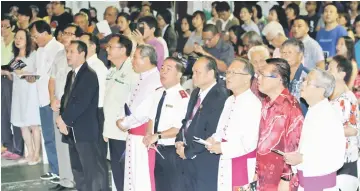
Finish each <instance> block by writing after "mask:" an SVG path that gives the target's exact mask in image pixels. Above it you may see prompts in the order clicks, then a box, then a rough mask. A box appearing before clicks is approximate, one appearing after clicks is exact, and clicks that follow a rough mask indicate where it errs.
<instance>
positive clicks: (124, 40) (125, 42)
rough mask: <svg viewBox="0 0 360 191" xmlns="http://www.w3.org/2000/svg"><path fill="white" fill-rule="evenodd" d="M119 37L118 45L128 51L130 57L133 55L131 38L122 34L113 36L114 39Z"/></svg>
mask: <svg viewBox="0 0 360 191" xmlns="http://www.w3.org/2000/svg"><path fill="white" fill-rule="evenodd" d="M114 37H117V38H118V42H117V43H118V44H120V46H121V47H122V48H125V49H126V56H128V57H129V56H130V55H131V51H132V48H133V47H132V46H133V44H132V41H131V40H130V39H129V37H127V36H125V35H122V34H119V33H117V34H113V36H112V38H114Z"/></svg>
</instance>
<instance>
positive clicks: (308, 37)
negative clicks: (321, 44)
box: [302, 34, 310, 42]
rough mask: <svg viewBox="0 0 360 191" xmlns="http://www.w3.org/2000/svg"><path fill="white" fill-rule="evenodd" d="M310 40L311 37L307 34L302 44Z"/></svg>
mask: <svg viewBox="0 0 360 191" xmlns="http://www.w3.org/2000/svg"><path fill="white" fill-rule="evenodd" d="M309 40H310V36H309V35H308V34H307V35H306V36H304V38H303V39H302V42H306V41H309Z"/></svg>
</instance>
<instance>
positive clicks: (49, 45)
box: [44, 37, 56, 50]
mask: <svg viewBox="0 0 360 191" xmlns="http://www.w3.org/2000/svg"><path fill="white" fill-rule="evenodd" d="M55 41H56V39H55V37H53V38H52V39H51V40H50V41H49V42H48V43H47V44H46V45H45V46H44V50H47V49H49V48H51V45H52V44H53V43H54V42H55Z"/></svg>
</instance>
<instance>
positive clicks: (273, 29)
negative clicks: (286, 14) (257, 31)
mask: <svg viewBox="0 0 360 191" xmlns="http://www.w3.org/2000/svg"><path fill="white" fill-rule="evenodd" d="M262 34H263V35H264V36H266V35H268V34H269V35H271V36H272V37H276V36H278V35H282V36H285V32H284V28H283V27H282V26H281V24H280V23H279V22H276V21H271V22H269V23H268V24H267V25H265V27H264V29H263V31H262Z"/></svg>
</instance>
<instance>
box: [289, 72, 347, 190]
mask: <svg viewBox="0 0 360 191" xmlns="http://www.w3.org/2000/svg"><path fill="white" fill-rule="evenodd" d="M334 86H335V79H334V77H333V76H332V75H331V74H328V73H326V72H325V71H323V70H321V69H314V70H312V71H311V72H310V73H309V75H308V76H307V77H306V79H305V81H304V85H303V87H302V90H301V96H302V97H303V98H304V99H306V101H307V102H308V103H309V105H310V107H309V111H308V113H307V115H306V118H305V120H304V125H303V129H302V134H301V139H300V143H299V150H298V151H297V152H290V153H285V155H284V159H285V161H286V163H287V164H290V165H293V166H295V167H296V169H297V175H298V178H299V189H298V190H299V191H304V190H305V191H306V190H311V191H322V190H326V191H337V190H339V189H338V188H337V187H336V171H337V170H339V169H340V168H341V167H342V166H343V164H344V155H345V143H346V140H345V136H344V127H343V124H342V123H341V118H340V115H339V114H338V113H337V112H336V110H334V109H333V106H332V105H331V104H330V103H329V100H328V97H329V96H330V95H331V94H332V92H333V90H334Z"/></svg>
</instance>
